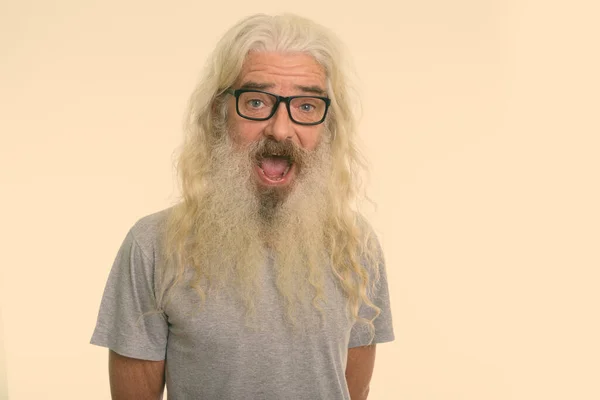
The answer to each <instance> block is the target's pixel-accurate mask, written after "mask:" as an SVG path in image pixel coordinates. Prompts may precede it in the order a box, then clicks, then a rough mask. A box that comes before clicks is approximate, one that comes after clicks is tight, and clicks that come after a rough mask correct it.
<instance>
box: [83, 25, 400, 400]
mask: <svg viewBox="0 0 600 400" xmlns="http://www.w3.org/2000/svg"><path fill="white" fill-rule="evenodd" d="M351 98H352V96H351V92H350V88H349V86H348V80H347V74H346V72H345V70H344V59H343V52H342V50H341V46H340V44H339V43H338V41H337V39H336V38H335V36H334V35H333V34H331V33H330V32H329V31H328V30H327V29H325V28H323V27H321V26H320V25H317V24H315V23H314V22H311V21H309V20H307V19H304V18H301V17H297V16H293V15H282V16H274V17H273V16H266V15H255V16H252V17H249V18H246V19H244V20H242V21H240V22H239V23H237V24H236V25H235V26H233V27H232V28H231V29H230V30H229V31H228V32H227V33H226V34H225V35H224V37H223V38H222V39H221V40H220V42H219V43H218V45H217V47H216V49H215V51H214V53H213V54H212V56H211V59H210V62H209V63H208V64H207V67H206V70H205V74H204V76H203V79H202V80H201V82H200V84H199V86H198V88H197V89H196V90H195V91H194V93H193V95H192V99H191V102H190V108H189V114H188V122H189V127H188V130H187V132H186V138H185V142H184V145H183V146H182V149H181V154H180V157H179V162H178V171H179V174H180V180H181V189H182V190H181V191H182V198H181V201H179V202H178V203H177V204H175V205H174V206H172V207H170V208H168V209H166V210H162V211H160V212H157V213H155V214H152V215H148V216H146V217H143V218H141V219H140V220H138V222H137V223H135V225H134V226H133V227H132V228H131V229H130V231H129V232H128V234H127V236H126V238H125V240H124V242H123V244H122V246H121V248H120V249H119V252H118V254H117V257H116V260H115V262H114V264H113V267H112V270H111V273H110V275H109V278H108V282H107V285H106V288H105V291H104V296H103V298H102V303H101V306H100V312H99V316H98V322H97V325H96V329H95V331H94V334H93V337H92V343H93V344H96V345H100V346H104V347H108V348H109V349H110V350H109V376H110V385H111V392H112V396H113V398H114V399H159V398H161V396H162V395H163V392H164V387H165V384H166V387H167V391H168V396H169V399H175V400H176V399H266V400H271V399H272V400H281V399H294V400H297V399H307V400H315V399H327V400H333V399H352V400H359V399H365V398H366V397H367V395H368V391H369V382H370V380H371V376H372V373H373V366H374V363H375V346H376V344H377V343H383V342H388V341H391V340H393V339H394V333H393V329H392V320H391V312H390V304H389V295H388V285H387V280H386V274H385V267H384V262H383V255H382V252H381V249H380V246H379V244H378V242H377V239H376V237H375V236H374V234H373V232H372V230H371V228H370V226H369V224H368V223H367V222H366V221H365V219H364V218H363V217H362V215H361V213H360V212H359V211H358V209H357V207H356V203H357V196H358V195H360V192H361V190H360V185H359V179H358V177H359V173H360V171H361V166H362V165H363V163H362V160H361V156H360V152H359V150H358V149H357V147H356V144H355V140H356V132H355V130H356V129H355V119H354V115H353V113H352V109H353V105H352V104H351V100H350V99H351Z"/></svg>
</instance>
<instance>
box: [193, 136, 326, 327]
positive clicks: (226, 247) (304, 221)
mask: <svg viewBox="0 0 600 400" xmlns="http://www.w3.org/2000/svg"><path fill="white" fill-rule="evenodd" d="M221 137H222V138H223V139H221V140H220V141H219V143H217V144H216V146H215V147H214V150H213V153H212V157H211V166H210V171H211V172H210V175H209V178H208V181H207V185H206V188H205V191H204V195H203V199H202V200H201V202H200V204H201V207H202V211H201V215H200V217H199V220H198V221H196V222H197V227H198V229H197V230H196V235H195V237H194V240H195V242H196V243H195V246H193V247H195V251H194V253H195V256H196V257H197V258H196V257H195V264H196V265H197V266H199V268H197V272H199V273H200V274H199V277H201V278H202V279H201V282H204V283H205V284H206V289H207V295H208V296H210V295H211V293H214V292H215V290H216V291H221V290H223V289H232V290H233V292H234V293H236V295H238V296H240V297H241V298H242V300H243V301H244V303H245V304H246V306H247V307H248V308H249V311H251V312H252V309H253V307H254V299H255V297H256V296H257V295H259V293H258V292H257V289H258V279H259V275H260V272H261V269H262V267H263V266H264V265H265V263H266V260H267V257H268V256H269V255H270V256H272V257H273V258H274V260H275V263H274V265H275V266H276V270H277V276H276V284H277V288H278V290H279V293H280V294H281V295H282V296H283V298H284V299H285V302H286V303H287V305H288V313H289V314H290V316H291V317H292V318H293V316H292V314H293V313H294V309H295V307H297V306H298V305H305V306H308V305H310V303H311V302H313V303H316V298H317V297H318V296H319V295H322V293H323V277H324V274H325V272H326V268H327V264H326V261H327V259H326V251H325V250H326V245H325V240H324V236H325V232H326V229H327V226H326V225H327V221H328V219H327V215H328V212H327V211H328V208H329V201H328V198H329V197H328V183H329V180H330V173H331V158H330V145H329V144H328V143H327V142H325V141H321V142H320V143H319V145H318V146H317V148H316V149H315V150H313V151H310V152H305V151H301V153H302V154H300V155H299V156H300V157H301V158H302V160H300V161H301V162H299V165H300V168H299V169H298V174H297V176H296V177H295V178H294V182H291V186H290V187H289V188H288V189H284V190H281V189H280V188H271V189H268V190H265V188H263V187H259V186H258V184H257V182H256V179H255V177H254V176H253V168H252V166H253V160H254V154H255V153H256V152H257V151H258V150H259V149H260V148H261V146H262V145H264V144H263V143H262V142H255V143H253V144H251V145H248V146H240V145H237V144H235V143H233V141H232V140H231V139H230V135H229V134H224V135H221Z"/></svg>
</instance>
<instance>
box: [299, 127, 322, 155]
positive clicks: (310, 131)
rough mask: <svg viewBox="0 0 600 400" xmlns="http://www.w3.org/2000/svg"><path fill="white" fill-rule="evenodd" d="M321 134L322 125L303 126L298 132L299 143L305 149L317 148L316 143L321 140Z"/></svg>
mask: <svg viewBox="0 0 600 400" xmlns="http://www.w3.org/2000/svg"><path fill="white" fill-rule="evenodd" d="M322 136H323V125H322V124H321V125H317V126H313V127H310V126H307V127H303V129H301V130H300V131H299V132H298V138H299V139H300V144H301V145H302V147H303V148H304V149H306V150H314V149H316V148H317V145H318V144H319V142H320V141H321V138H322Z"/></svg>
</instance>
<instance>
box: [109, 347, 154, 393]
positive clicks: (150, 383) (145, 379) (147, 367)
mask: <svg viewBox="0 0 600 400" xmlns="http://www.w3.org/2000/svg"><path fill="white" fill-rule="evenodd" d="M108 371H109V372H108V374H109V377H110V392H111V395H112V398H113V400H130V399H140V400H159V399H162V394H163V389H164V386H165V360H162V361H149V360H140V359H137V358H130V357H125V356H122V355H120V354H119V353H116V352H114V351H112V350H110V351H109V356H108Z"/></svg>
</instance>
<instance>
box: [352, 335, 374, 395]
mask: <svg viewBox="0 0 600 400" xmlns="http://www.w3.org/2000/svg"><path fill="white" fill-rule="evenodd" d="M375 350H376V347H375V345H374V344H373V345H370V346H359V347H352V348H349V349H348V361H347V364H346V382H347V384H348V391H349V392H350V398H351V399H352V400H364V399H366V398H367V395H368V394H369V384H370V382H371V377H372V376H373V367H374V366H375Z"/></svg>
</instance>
